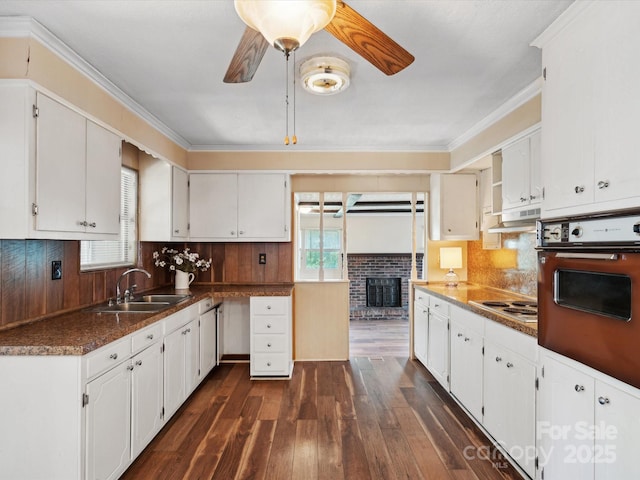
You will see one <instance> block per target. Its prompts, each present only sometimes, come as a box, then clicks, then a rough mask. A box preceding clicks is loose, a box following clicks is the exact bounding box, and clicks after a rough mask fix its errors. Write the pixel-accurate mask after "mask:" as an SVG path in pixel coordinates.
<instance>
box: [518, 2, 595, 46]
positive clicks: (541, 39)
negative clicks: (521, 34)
mask: <svg viewBox="0 0 640 480" xmlns="http://www.w3.org/2000/svg"><path fill="white" fill-rule="evenodd" d="M596 3H597V2H596V1H594V0H581V1H579V2H573V3H572V4H571V5H569V8H567V9H566V10H565V11H564V12H562V14H560V16H559V17H558V18H556V20H555V21H554V22H553V23H552V24H551V25H549V26H548V27H547V28H546V29H545V31H544V32H542V33H541V34H540V35H538V36H537V37H536V38H535V39H534V40H533V42H531V43H530V45H531V46H532V47H538V48H543V47H544V46H545V45H546V44H547V43H549V42H550V41H551V40H553V38H555V36H556V35H558V34H559V33H560V32H561V31H562V30H564V29H565V27H567V26H568V25H570V24H571V23H572V22H573V21H574V20H575V19H576V18H578V17H579V16H580V15H581V14H582V12H584V11H585V10H587V9H588V8H590V7H592V6H593V5H595V4H596Z"/></svg>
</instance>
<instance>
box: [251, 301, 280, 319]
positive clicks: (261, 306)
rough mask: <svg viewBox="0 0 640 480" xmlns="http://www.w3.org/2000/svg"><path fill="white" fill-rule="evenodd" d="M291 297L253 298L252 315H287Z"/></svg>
mask: <svg viewBox="0 0 640 480" xmlns="http://www.w3.org/2000/svg"><path fill="white" fill-rule="evenodd" d="M288 307H289V297H251V314H252V315H287V313H288Z"/></svg>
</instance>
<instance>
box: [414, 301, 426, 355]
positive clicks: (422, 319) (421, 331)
mask: <svg viewBox="0 0 640 480" xmlns="http://www.w3.org/2000/svg"><path fill="white" fill-rule="evenodd" d="M428 324H429V310H428V309H427V307H425V306H424V305H421V304H420V303H419V302H414V307H413V353H414V355H415V356H416V358H417V359H418V360H420V361H421V362H422V364H423V365H424V366H426V365H427V338H428Z"/></svg>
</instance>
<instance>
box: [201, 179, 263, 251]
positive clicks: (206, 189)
mask: <svg viewBox="0 0 640 480" xmlns="http://www.w3.org/2000/svg"><path fill="white" fill-rule="evenodd" d="M237 179H238V176H237V175H236V174H235V173H192V174H191V175H190V176H189V181H190V184H191V185H190V187H189V221H190V223H191V229H190V237H191V239H197V238H203V239H209V240H216V239H234V238H237V236H238V183H237V182H238V180H237ZM254 193H255V192H254ZM253 198H254V201H255V202H256V203H261V202H262V201H263V199H261V198H259V197H256V196H254V197H253Z"/></svg>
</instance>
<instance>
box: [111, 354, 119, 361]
mask: <svg viewBox="0 0 640 480" xmlns="http://www.w3.org/2000/svg"><path fill="white" fill-rule="evenodd" d="M109 358H110V359H112V360H117V359H118V354H117V353H112V354H111V355H109Z"/></svg>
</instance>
